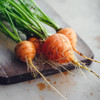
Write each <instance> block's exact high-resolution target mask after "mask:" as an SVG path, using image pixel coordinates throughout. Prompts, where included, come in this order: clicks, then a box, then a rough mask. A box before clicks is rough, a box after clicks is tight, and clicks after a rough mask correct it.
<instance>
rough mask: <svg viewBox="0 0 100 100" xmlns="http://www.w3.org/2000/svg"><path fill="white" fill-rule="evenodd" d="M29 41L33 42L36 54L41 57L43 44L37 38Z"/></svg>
mask: <svg viewBox="0 0 100 100" xmlns="http://www.w3.org/2000/svg"><path fill="white" fill-rule="evenodd" d="M28 41H30V42H32V43H33V44H34V46H35V48H36V54H37V55H39V54H40V49H41V43H40V41H39V39H37V38H36V37H31V38H29V39H28Z"/></svg>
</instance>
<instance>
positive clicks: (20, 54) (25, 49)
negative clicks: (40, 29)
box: [15, 41, 36, 62]
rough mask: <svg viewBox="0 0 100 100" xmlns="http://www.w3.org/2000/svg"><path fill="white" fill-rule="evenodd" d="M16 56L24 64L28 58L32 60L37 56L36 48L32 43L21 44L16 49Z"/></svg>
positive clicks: (24, 42) (23, 42)
mask: <svg viewBox="0 0 100 100" xmlns="http://www.w3.org/2000/svg"><path fill="white" fill-rule="evenodd" d="M15 54H16V57H17V58H19V59H20V60H21V61H23V62H26V58H27V59H29V58H30V59H31V60H32V59H33V58H34V56H35V54H36V50H35V46H34V45H33V43H32V42H30V41H22V42H19V43H18V44H17V45H16V47H15Z"/></svg>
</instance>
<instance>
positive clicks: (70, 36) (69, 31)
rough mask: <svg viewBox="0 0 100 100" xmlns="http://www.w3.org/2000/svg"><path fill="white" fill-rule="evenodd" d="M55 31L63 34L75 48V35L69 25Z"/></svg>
mask: <svg viewBox="0 0 100 100" xmlns="http://www.w3.org/2000/svg"><path fill="white" fill-rule="evenodd" d="M57 33H61V34H63V35H65V36H66V37H67V38H68V39H69V41H70V42H71V45H72V47H73V48H75V46H76V43H77V35H76V33H75V31H74V30H73V29H72V28H69V27H68V28H63V29H61V30H59V31H58V32H57Z"/></svg>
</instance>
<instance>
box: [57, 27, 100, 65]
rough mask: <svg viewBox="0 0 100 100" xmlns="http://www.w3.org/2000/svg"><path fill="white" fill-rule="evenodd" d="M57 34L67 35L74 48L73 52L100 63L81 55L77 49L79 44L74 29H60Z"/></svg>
mask: <svg viewBox="0 0 100 100" xmlns="http://www.w3.org/2000/svg"><path fill="white" fill-rule="evenodd" d="M57 33H60V34H63V35H65V36H66V37H67V38H68V39H69V40H70V42H71V45H72V47H73V50H74V51H75V52H76V53H78V54H79V55H80V56H82V57H84V58H86V59H89V60H91V61H93V62H97V63H100V62H99V61H96V60H94V59H91V58H89V57H86V56H85V55H83V54H82V53H80V52H79V51H78V50H77V49H76V44H77V35H76V33H75V31H74V30H73V29H72V28H69V27H68V28H64V29H60V30H59V31H58V32H57Z"/></svg>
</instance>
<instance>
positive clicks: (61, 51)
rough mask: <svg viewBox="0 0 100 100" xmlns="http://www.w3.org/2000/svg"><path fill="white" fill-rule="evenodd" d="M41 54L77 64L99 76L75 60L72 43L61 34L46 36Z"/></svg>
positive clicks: (57, 60) (47, 57) (55, 60)
mask: <svg viewBox="0 0 100 100" xmlns="http://www.w3.org/2000/svg"><path fill="white" fill-rule="evenodd" d="M41 49H42V54H43V56H44V57H45V58H46V59H48V60H52V61H54V62H59V63H69V62H71V63H72V64H73V65H75V66H79V67H81V68H83V69H85V70H88V71H90V72H91V73H93V74H94V75H95V76H97V77H98V78H100V76H99V75H97V74H96V73H95V72H94V71H92V70H91V69H89V68H87V67H85V66H83V65H81V64H80V63H79V62H78V61H77V60H75V59H76V58H75V55H74V52H73V48H72V45H71V43H70V41H69V39H68V38H67V37H66V36H65V35H63V34H60V33H59V34H53V35H52V36H50V37H48V38H47V39H46V41H45V42H44V43H43V45H42V48H41Z"/></svg>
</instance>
